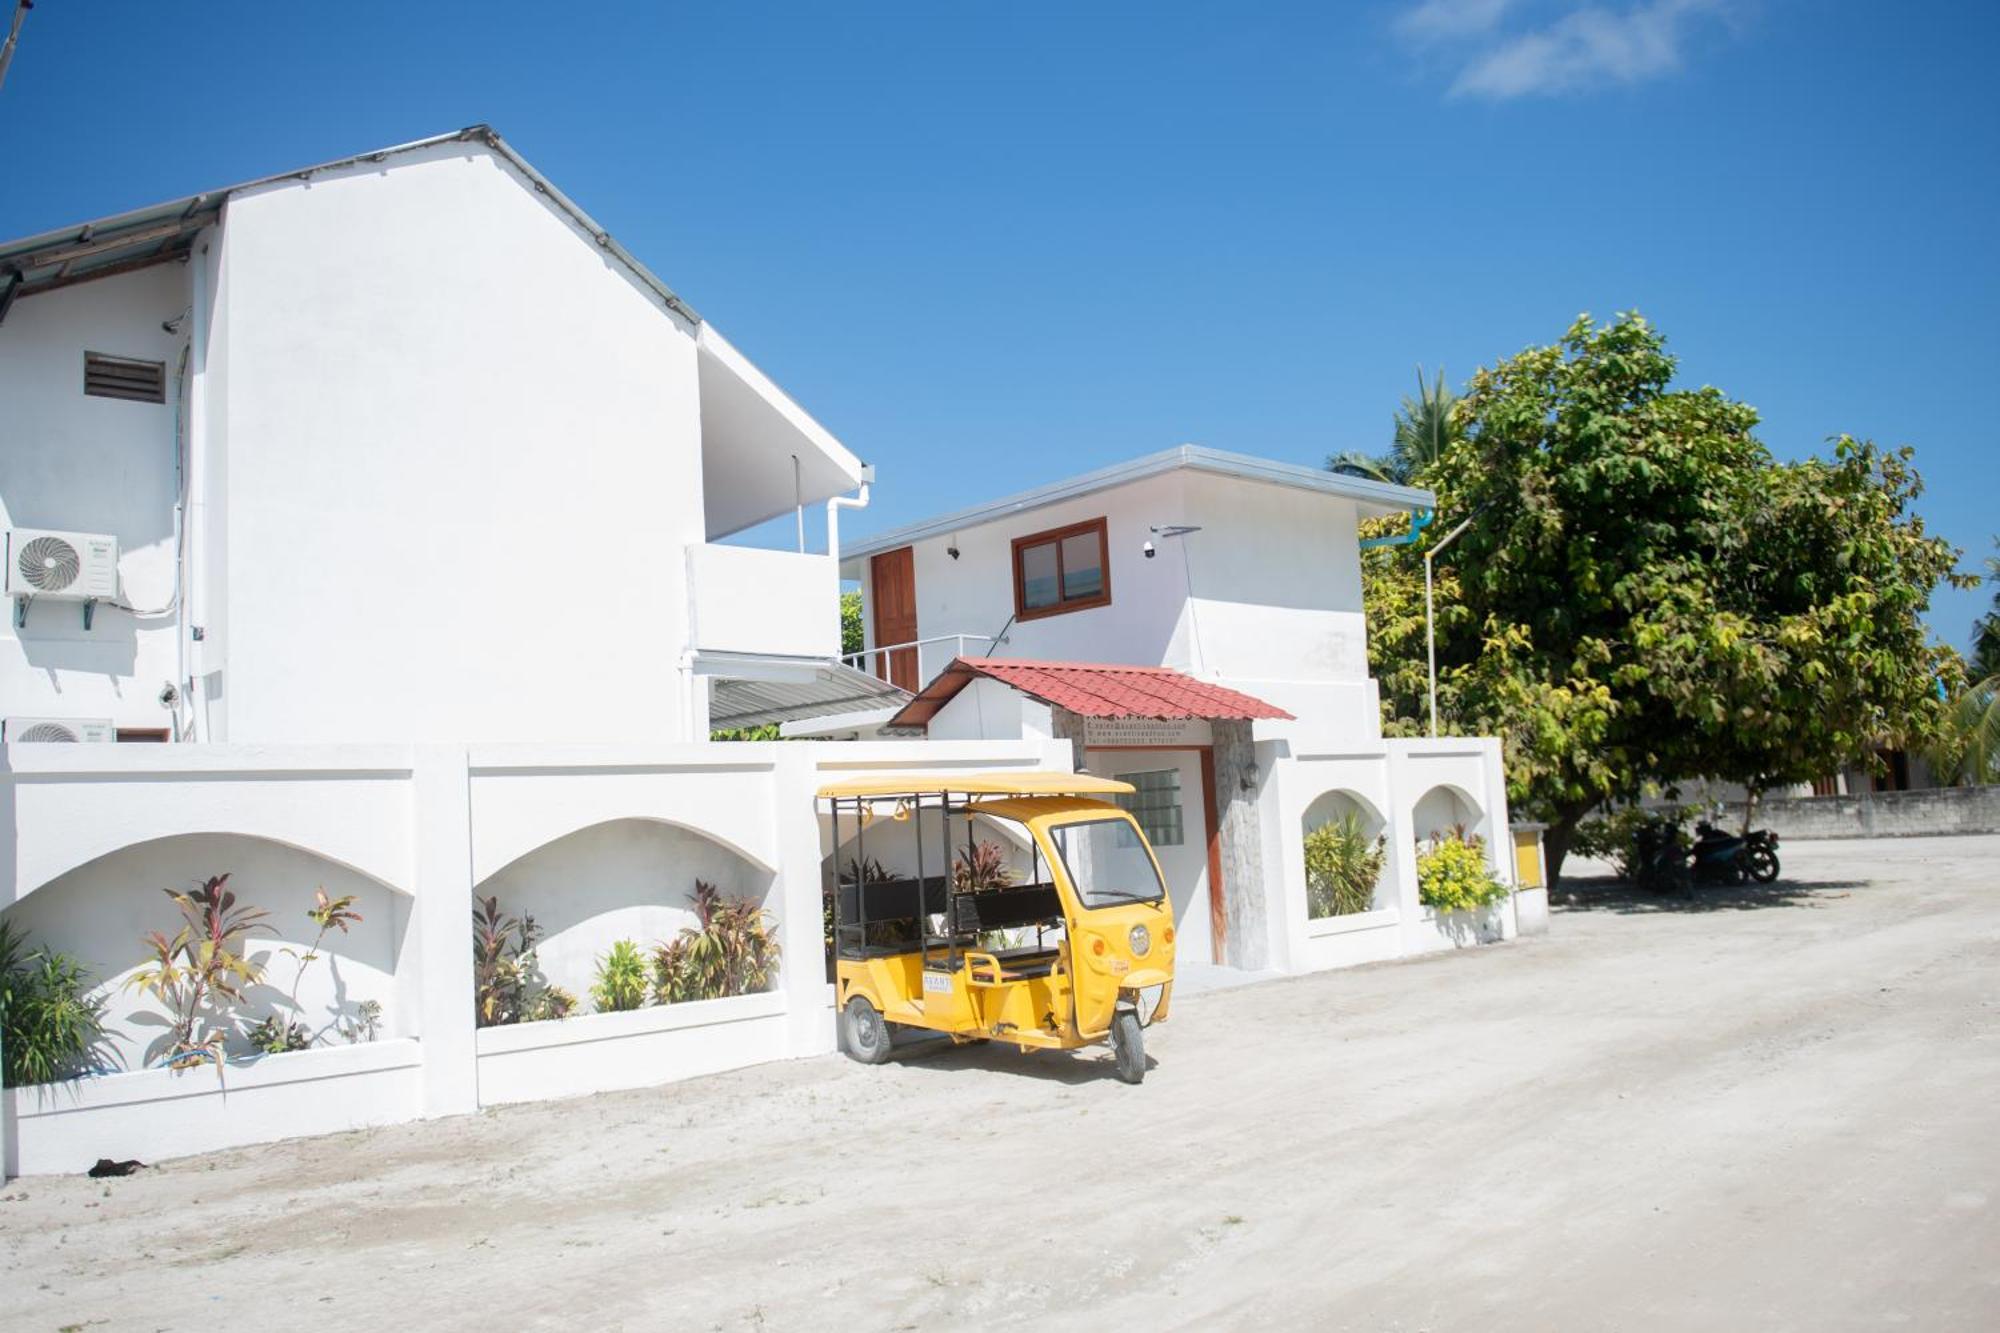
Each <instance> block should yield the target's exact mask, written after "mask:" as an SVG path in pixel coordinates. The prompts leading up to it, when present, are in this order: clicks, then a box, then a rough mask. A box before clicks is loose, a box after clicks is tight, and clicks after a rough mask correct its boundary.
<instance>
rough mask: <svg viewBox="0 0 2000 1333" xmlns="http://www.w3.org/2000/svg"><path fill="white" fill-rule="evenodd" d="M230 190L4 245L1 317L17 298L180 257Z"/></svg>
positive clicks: (0, 256) (217, 212)
mask: <svg viewBox="0 0 2000 1333" xmlns="http://www.w3.org/2000/svg"><path fill="white" fill-rule="evenodd" d="M228 194H229V192H228V191H227V190H215V191H211V192H210V193H208V194H197V195H190V196H189V197H187V198H185V199H176V200H174V201H173V202H171V203H165V204H155V205H153V206H152V207H151V208H141V209H136V210H134V211H133V212H130V213H119V214H117V215H115V216H113V217H108V218H101V219H99V220H98V221H96V222H86V223H83V224H82V225H80V226H75V227H64V228H62V229H61V230H59V231H45V232H43V233H42V234H41V235H39V236H29V237H25V238H23V239H21V240H18V241H10V242H7V243H6V244H4V245H0V317H4V314H5V303H9V302H12V301H13V300H14V299H15V298H16V297H21V296H33V295H35V294H36V293H37V292H48V291H54V290H55V289H56V288H58V287H67V286H69V285H70V284H71V283H76V282H86V281H88V280H89V279H91V278H102V277H108V276H109V275H111V274H113V273H122V272H124V271H126V270H127V269H134V268H143V267H145V266H146V265H148V264H160V263H165V262H167V261H169V260H174V259H178V258H180V257H181V256H182V255H185V254H186V253H187V252H188V248H189V247H190V246H192V245H193V244H194V237H195V233H196V232H198V231H200V230H201V229H202V228H203V227H206V226H208V225H210V224H211V223H213V222H214V221H215V220H216V218H217V217H218V216H220V214H221V212H222V201H223V200H224V199H225V198H226V197H227V196H228Z"/></svg>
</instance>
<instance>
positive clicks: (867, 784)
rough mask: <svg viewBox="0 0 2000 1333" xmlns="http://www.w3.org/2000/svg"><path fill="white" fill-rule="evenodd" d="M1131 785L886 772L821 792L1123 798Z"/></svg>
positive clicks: (1046, 776) (1082, 776)
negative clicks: (955, 793) (954, 793)
mask: <svg viewBox="0 0 2000 1333" xmlns="http://www.w3.org/2000/svg"><path fill="white" fill-rule="evenodd" d="M1134 790H1136V789H1135V788H1134V787H1133V786H1132V784H1131V783H1129V782H1120V781H1118V780H1117V779H1116V778H1100V777H1096V776H1094V775H1092V774H1089V773H1005V772H1001V773H884V774H869V775H867V776H866V777H853V778H846V779H843V780H842V781H839V782H830V783H828V784H827V785H826V786H824V787H821V788H820V789H819V794H820V796H821V797H823V798H830V797H852V796H938V795H946V794H949V793H952V792H958V793H962V794H964V795H966V796H1122V795H1126V794H1128V793H1130V792H1132V791H1134Z"/></svg>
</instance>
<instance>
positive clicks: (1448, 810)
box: [1410, 782, 1491, 848]
mask: <svg viewBox="0 0 2000 1333" xmlns="http://www.w3.org/2000/svg"><path fill="white" fill-rule="evenodd" d="M1459 831H1463V832H1464V833H1465V835H1466V836H1468V837H1471V836H1474V835H1477V836H1479V837H1481V838H1485V837H1486V833H1487V829H1486V812H1485V811H1484V810H1482V809H1480V807H1479V803H1478V802H1477V801H1475V800H1473V799H1472V796H1471V794H1470V793H1468V792H1466V791H1465V789H1464V788H1462V787H1458V786H1455V785H1454V784H1452V783H1449V782H1440V783H1438V784H1437V785H1436V786H1434V787H1432V788H1431V789H1430V790H1429V791H1427V792H1425V793H1424V794H1423V795H1422V796H1421V797H1419V798H1418V799H1417V803H1416V805H1415V806H1413V807H1411V813H1410V833H1411V836H1413V837H1414V838H1415V839H1416V840H1417V846H1418V847H1419V848H1422V847H1424V846H1427V845H1428V844H1430V843H1431V842H1432V841H1434V840H1435V839H1437V838H1439V837H1450V836H1452V835H1453V834H1454V833H1455V832H1459ZM1487 841H1489V842H1490V841H1491V839H1490V838H1489V839H1487Z"/></svg>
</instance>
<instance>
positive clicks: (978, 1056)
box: [891, 1036, 1160, 1087]
mask: <svg viewBox="0 0 2000 1333" xmlns="http://www.w3.org/2000/svg"><path fill="white" fill-rule="evenodd" d="M908 1040H909V1045H907V1046H905V1045H903V1044H902V1043H901V1041H899V1042H898V1043H897V1045H896V1048H895V1054H894V1055H893V1056H892V1057H891V1058H892V1059H893V1060H894V1061H895V1062H896V1063H897V1064H899V1065H908V1066H909V1067H910V1068H911V1069H921V1070H925V1071H927V1072H931V1073H939V1074H980V1073H984V1074H1010V1075H1020V1076H1021V1077H1023V1078H1039V1079H1046V1080H1048V1081H1049V1082H1052V1083H1066V1084H1069V1085H1071V1086H1073V1087H1074V1086H1077V1085H1080V1084H1085V1083H1098V1082H1105V1083H1116V1082H1117V1081H1118V1075H1117V1073H1116V1072H1114V1070H1113V1068H1112V1063H1111V1052H1110V1048H1109V1047H1105V1046H1086V1047H1084V1048H1083V1049H1081V1050H1075V1051H1024V1050H1022V1049H1021V1048H1020V1047H1018V1046H1016V1045H1014V1044H1013V1043H1012V1042H1005V1041H988V1042H979V1043H975V1044H972V1045H968V1046H954V1045H952V1044H951V1041H950V1040H949V1039H948V1038H944V1037H930V1036H925V1037H921V1038H914V1039H908ZM1159 1063H1160V1062H1159V1061H1157V1060H1155V1059H1154V1058H1153V1057H1152V1056H1150V1055H1149V1056H1147V1057H1146V1068H1147V1070H1148V1071H1149V1072H1150V1071H1151V1070H1154V1069H1157V1068H1159Z"/></svg>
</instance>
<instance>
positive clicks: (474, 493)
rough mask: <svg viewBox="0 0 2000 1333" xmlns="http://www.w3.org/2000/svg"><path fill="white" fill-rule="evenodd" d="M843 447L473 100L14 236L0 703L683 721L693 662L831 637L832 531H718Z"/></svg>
mask: <svg viewBox="0 0 2000 1333" xmlns="http://www.w3.org/2000/svg"><path fill="white" fill-rule="evenodd" d="M863 473H864V469H863V466H862V464H861V463H860V461H859V460H858V459H856V458H855V456H854V455H853V454H852V453H850V452H849V451H848V450H847V449H846V448H845V447H843V446H842V445H841V443H840V442H839V441H838V440H836V439H835V438H834V437H833V436H832V435H831V434H829V433H828V432H827V431H826V430H825V429H824V428H823V427H821V426H820V425H819V424H818V423H817V422H816V421H814V420H813V418H812V417H811V416H809V415H808V414H807V413H806V412H805V411H804V410H803V409H801V408H800V407H799V406H798V404H796V403H795V402H793V401H792V400H791V399H790V398H788V397H787V396H786V395H785V394H784V393H783V392H782V391H781V390H780V389H778V388H777V386H775V385H774V384H772V383H771V381H770V380H769V379H767V378H766V377H765V376H764V375H763V374H762V373H761V372H759V371H758V370H757V368H756V367H755V366H753V365H752V364H751V363H750V362H749V361H748V360H747V359H745V358H744V356H743V355H742V354H741V353H739V352H738V351H737V350H736V349H735V348H734V347H733V346H731V345H730V343H729V342H728V341H727V340H726V339H725V338H723V337H722V336H721V334H719V333H718V332H716V329H715V327H714V326H713V325H712V324H709V323H708V322H706V321H705V320H703V319H702V318H701V317H700V316H698V315H697V314H696V313H695V312H694V311H693V310H692V309H691V308H689V306H688V305H687V304H686V303H685V302H684V301H682V300H681V299H680V298H679V297H678V296H676V295H675V294H674V293H673V291H671V290H670V289H669V288H668V287H667V286H666V285H665V284H664V283H662V282H661V281H660V280H659V279H658V278H656V277H654V276H653V274H652V273H651V272H650V271H648V270H647V269H646V268H645V267H644V266H643V265H642V264H640V263H639V261H638V260H636V259H635V258H633V257H632V256H631V255H630V254H628V253H627V252H626V251H625V249H624V248H623V247H622V246H620V245H619V244H618V242H617V241H615V240H614V239H613V238H612V237H611V236H610V234H609V233H608V232H606V231H605V230H604V229H603V228H602V227H600V226H599V225H598V224H597V223H595V222H594V221H592V220H591V219H590V217H589V216H588V215H586V214H585V213H584V212H583V211H582V210H581V209H580V208H578V207H577V206H576V205H575V204H573V203H571V202H570V201H569V199H568V198H566V197H565V196H564V195H563V193H562V192H561V191H560V190H558V189H557V188H556V187H555V185H554V184H552V183H551V182H550V181H549V180H548V179H546V178H545V177H544V176H542V175H541V174H540V173H539V172H537V171H536V170H535V169H534V168H533V167H531V166H530V165H528V163H526V162H525V161H523V160H522V159H521V157H520V156H519V155H518V154H516V153H515V152H514V151H513V150H512V149H511V148H510V147H509V146H508V145H507V144H506V143H505V142H504V141H503V140H502V139H501V138H500V137H499V136H498V135H497V134H495V133H493V132H492V131H491V130H489V129H487V128H485V127H483V126H482V127H475V128H473V129H469V130H464V131H461V132H459V133H455V134H449V135H444V136H441V137H438V138H433V139H426V140H422V141H419V142H416V143H411V144H406V145H403V146H401V147H396V148H390V149H385V150H383V151H380V152H374V153H368V154H365V155H362V156H359V157H354V158H349V159H346V160H343V161H339V162H332V163H327V164H324V165H321V166H315V167H308V168H305V169H303V170H298V171H292V172H287V173H285V174H283V175H280V176H273V177H269V178H267V179H263V180H257V181H251V182H248V183H246V184H243V185H238V186H232V187H229V188H227V189H221V190H213V191H208V192H205V193H202V194H196V195H190V196H188V197H186V198H183V199H177V200H173V201H171V202H169V203H166V204H161V205H158V206H155V207H152V208H145V209H140V210H136V211H133V212H128V213H123V214H119V215H116V216H112V217H106V218H100V219H98V220H96V221H93V222H88V223H83V224H80V225H75V226H69V227H64V228H62V229H60V230H57V231H52V232H48V233H45V234H43V235H39V236H32V237H28V238H25V239H23V240H19V241H14V242H11V243H7V244H4V245H0V530H4V533H5V534H6V535H5V540H6V542H7V570H8V575H7V583H6V590H7V594H8V603H7V609H8V611H9V613H10V614H9V615H8V616H7V617H6V620H5V624H4V627H0V716H4V717H5V718H7V719H9V720H8V721H7V723H6V724H5V725H6V727H7V731H8V734H9V736H10V737H11V738H13V739H21V738H23V736H24V735H25V734H26V733H28V732H29V731H31V730H33V729H34V728H35V727H37V726H38V725H39V726H41V727H42V733H41V734H50V733H51V732H54V731H59V730H60V729H63V728H67V729H69V730H71V731H73V732H75V733H78V734H84V735H89V736H93V737H95V736H100V735H114V736H118V737H120V738H122V739H127V740H135V739H177V740H196V741H229V742H253V743H270V742H312V741H391V742H396V743H410V742H424V741H494V740H505V741H564V742H579V741H581V742H588V741H614V740H615V741H687V740H699V739H705V738H706V737H707V735H708V730H709V714H710V694H711V686H712V684H713V683H714V682H715V681H717V680H726V679H731V678H747V679H753V680H754V679H760V678H768V677H776V678H779V679H789V680H792V681H795V682H804V683H807V684H811V683H813V682H814V681H815V680H816V678H817V677H819V676H822V675H824V674H826V669H827V667H828V664H829V663H830V662H831V661H832V660H833V659H834V658H835V657H836V656H837V654H838V648H839V621H838V614H837V609H836V580H835V574H834V562H833V560H832V559H830V558H829V557H828V556H827V555H826V554H806V553H803V552H793V551H769V550H754V549H748V548H745V547H740V546H731V545H724V544H719V543H720V541H721V539H722V538H725V537H727V536H729V535H730V534H732V533H736V532H738V531H740V530H742V529H745V528H748V527H750V526H752V525H754V524H756V523H758V522H760V521H762V520H765V519H768V518H771V517H773V516H775V515H779V514H783V513H787V512H790V511H792V510H793V509H794V508H795V507H799V506H803V505H807V504H815V503H818V502H821V501H824V500H826V499H828V498H829V497H832V496H835V495H839V494H842V493H845V492H848V491H851V490H853V489H855V488H856V487H857V486H859V485H860V484H861V482H862V479H863ZM821 683H824V682H821ZM849 683H851V682H849ZM834 693H835V694H836V695H837V694H839V693H840V691H839V690H835V691H834Z"/></svg>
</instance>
